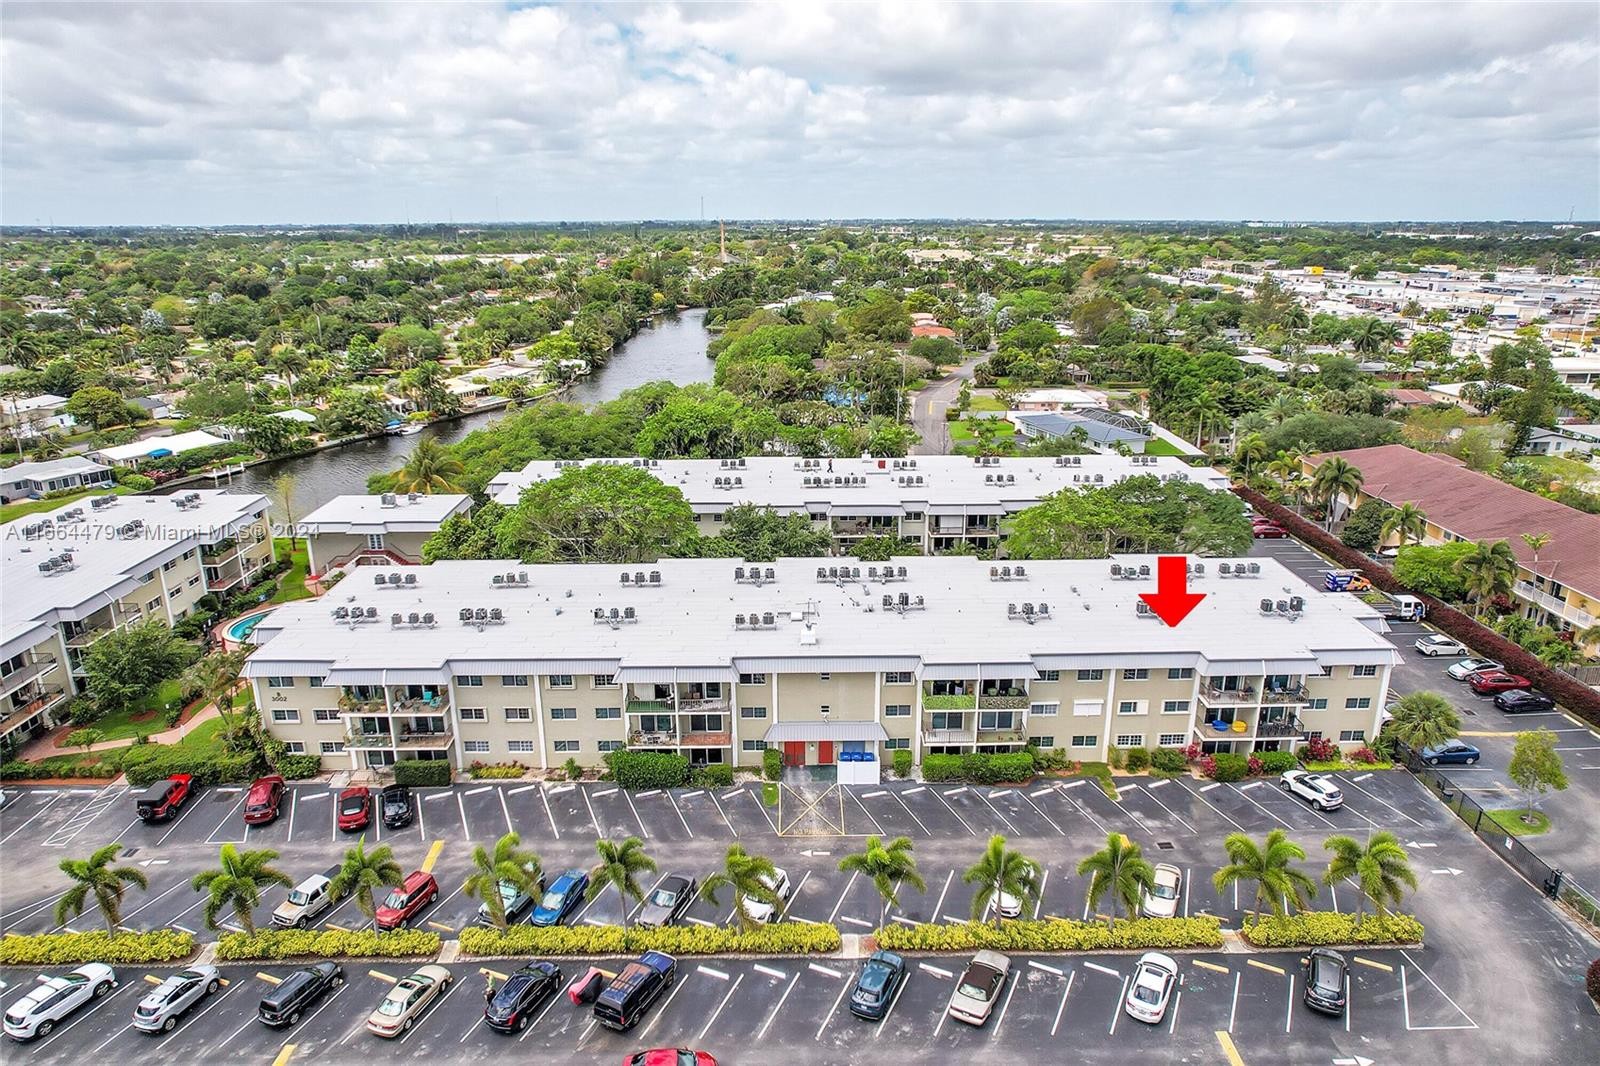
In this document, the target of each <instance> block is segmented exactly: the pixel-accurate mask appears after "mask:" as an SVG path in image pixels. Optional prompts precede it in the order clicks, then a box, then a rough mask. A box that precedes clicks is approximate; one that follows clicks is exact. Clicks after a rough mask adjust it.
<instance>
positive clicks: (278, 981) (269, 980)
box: [256, 973, 283, 985]
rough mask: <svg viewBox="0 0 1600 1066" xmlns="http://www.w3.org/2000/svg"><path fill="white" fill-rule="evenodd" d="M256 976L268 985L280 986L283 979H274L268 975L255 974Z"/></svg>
mask: <svg viewBox="0 0 1600 1066" xmlns="http://www.w3.org/2000/svg"><path fill="white" fill-rule="evenodd" d="M256 976H257V977H259V978H261V979H262V980H263V981H265V982H266V983H267V984H269V985H281V984H283V978H281V977H274V976H272V975H271V974H270V973H257V974H256Z"/></svg>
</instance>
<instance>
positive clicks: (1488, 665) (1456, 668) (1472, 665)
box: [1445, 659, 1505, 681]
mask: <svg viewBox="0 0 1600 1066" xmlns="http://www.w3.org/2000/svg"><path fill="white" fill-rule="evenodd" d="M1504 669H1505V665H1504V664H1503V663H1497V662H1495V661H1494V660H1493V659H1462V660H1461V661H1460V662H1458V663H1451V664H1450V665H1449V667H1447V668H1446V669H1445V673H1447V674H1449V675H1450V676H1451V677H1453V678H1455V679H1456V680H1457V681H1466V680H1467V679H1469V678H1470V677H1472V675H1473V674H1481V673H1483V672H1484V671H1485V670H1504Z"/></svg>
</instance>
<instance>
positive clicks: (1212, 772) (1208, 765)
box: [1200, 755, 1217, 777]
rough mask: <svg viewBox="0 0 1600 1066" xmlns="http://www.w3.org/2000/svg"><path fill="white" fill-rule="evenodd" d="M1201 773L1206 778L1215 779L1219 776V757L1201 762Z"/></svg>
mask: <svg viewBox="0 0 1600 1066" xmlns="http://www.w3.org/2000/svg"><path fill="white" fill-rule="evenodd" d="M1200 772H1201V773H1202V774H1204V775H1205V776H1206V777H1215V776H1216V775H1217V757H1216V756H1215V755H1207V756H1205V757H1203V758H1202V759H1201V760H1200Z"/></svg>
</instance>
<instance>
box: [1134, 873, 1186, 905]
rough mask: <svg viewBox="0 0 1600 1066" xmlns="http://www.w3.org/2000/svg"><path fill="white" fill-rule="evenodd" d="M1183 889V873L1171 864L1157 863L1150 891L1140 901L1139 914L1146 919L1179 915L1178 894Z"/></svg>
mask: <svg viewBox="0 0 1600 1066" xmlns="http://www.w3.org/2000/svg"><path fill="white" fill-rule="evenodd" d="M1182 888H1183V871H1182V870H1180V869H1178V868H1177V867H1176V866H1174V865H1172V864H1171V863H1170V862H1163V863H1157V864H1156V869H1155V878H1154V879H1153V881H1152V884H1151V887H1150V891H1148V892H1145V893H1143V897H1144V898H1143V899H1141V900H1140V901H1139V913H1140V914H1143V915H1144V916H1145V917H1146V918H1173V917H1176V916H1177V914H1178V893H1179V892H1180V891H1181V890H1182Z"/></svg>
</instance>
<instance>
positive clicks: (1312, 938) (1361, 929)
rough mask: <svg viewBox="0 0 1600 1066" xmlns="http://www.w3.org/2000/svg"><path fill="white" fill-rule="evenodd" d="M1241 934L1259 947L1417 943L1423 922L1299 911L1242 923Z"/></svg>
mask: <svg viewBox="0 0 1600 1066" xmlns="http://www.w3.org/2000/svg"><path fill="white" fill-rule="evenodd" d="M1240 933H1241V934H1242V935H1243V936H1244V938H1245V939H1246V940H1248V941H1249V942H1250V943H1252V944H1254V945H1255V946H1256V947H1258V948H1315V947H1329V946H1332V945H1336V944H1416V943H1420V942H1421V940H1422V923H1421V922H1419V921H1417V920H1416V919H1415V918H1413V917H1411V915H1409V914H1389V915H1388V916H1386V917H1385V918H1383V919H1382V920H1381V921H1380V920H1379V919H1378V916H1377V915H1375V914H1369V915H1367V916H1366V917H1365V918H1363V919H1360V920H1358V919H1357V918H1356V916H1355V915H1353V914H1341V913H1339V912H1337V911H1302V912H1301V913H1299V914H1291V915H1287V916H1286V917H1282V918H1278V917H1267V918H1263V919H1261V921H1260V922H1244V923H1243V925H1242V927H1241V929H1240Z"/></svg>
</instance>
